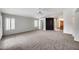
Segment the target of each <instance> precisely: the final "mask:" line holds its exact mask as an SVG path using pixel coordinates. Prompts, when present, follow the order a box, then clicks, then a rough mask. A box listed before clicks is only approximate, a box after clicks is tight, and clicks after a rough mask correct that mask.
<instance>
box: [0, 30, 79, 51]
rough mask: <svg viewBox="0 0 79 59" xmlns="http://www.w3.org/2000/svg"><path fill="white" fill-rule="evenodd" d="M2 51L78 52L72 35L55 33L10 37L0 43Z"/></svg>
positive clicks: (34, 33) (28, 33) (78, 46)
mask: <svg viewBox="0 0 79 59" xmlns="http://www.w3.org/2000/svg"><path fill="white" fill-rule="evenodd" d="M0 48H1V49H2V50H78V49H79V42H76V41H74V38H73V37H72V35H69V34H64V33H62V32H55V31H33V32H27V33H21V34H16V35H10V36H6V37H3V38H2V41H0Z"/></svg>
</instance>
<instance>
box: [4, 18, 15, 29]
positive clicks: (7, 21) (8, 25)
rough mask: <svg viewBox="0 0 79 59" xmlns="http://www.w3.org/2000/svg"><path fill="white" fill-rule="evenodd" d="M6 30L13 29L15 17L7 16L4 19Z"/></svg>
mask: <svg viewBox="0 0 79 59" xmlns="http://www.w3.org/2000/svg"><path fill="white" fill-rule="evenodd" d="M5 25H6V30H15V19H14V18H9V17H7V18H6V19H5Z"/></svg>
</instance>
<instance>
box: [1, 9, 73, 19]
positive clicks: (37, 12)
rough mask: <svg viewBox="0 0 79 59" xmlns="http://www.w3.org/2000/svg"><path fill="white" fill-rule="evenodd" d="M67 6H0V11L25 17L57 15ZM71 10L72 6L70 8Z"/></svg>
mask: <svg viewBox="0 0 79 59" xmlns="http://www.w3.org/2000/svg"><path fill="white" fill-rule="evenodd" d="M67 9H69V8H1V9H0V10H1V12H3V13H8V14H13V15H19V16H26V17H34V18H40V17H59V16H62V15H63V12H64V10H67ZM71 9H72V10H73V9H74V8H71Z"/></svg>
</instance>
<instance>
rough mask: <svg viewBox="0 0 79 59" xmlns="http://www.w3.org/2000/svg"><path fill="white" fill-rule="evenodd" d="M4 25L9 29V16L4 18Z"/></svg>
mask: <svg viewBox="0 0 79 59" xmlns="http://www.w3.org/2000/svg"><path fill="white" fill-rule="evenodd" d="M5 25H6V30H10V18H6V20H5Z"/></svg>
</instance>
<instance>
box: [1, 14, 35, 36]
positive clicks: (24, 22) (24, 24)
mask: <svg viewBox="0 0 79 59" xmlns="http://www.w3.org/2000/svg"><path fill="white" fill-rule="evenodd" d="M6 17H12V18H15V30H10V31H7V30H6V29H5V28H6V27H5V25H6V24H5V18H6ZM2 18H3V28H4V29H3V35H9V34H14V33H20V32H26V31H31V30H35V29H36V28H35V27H34V20H36V19H34V18H29V17H22V16H16V15H9V14H2Z"/></svg>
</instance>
